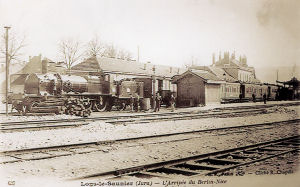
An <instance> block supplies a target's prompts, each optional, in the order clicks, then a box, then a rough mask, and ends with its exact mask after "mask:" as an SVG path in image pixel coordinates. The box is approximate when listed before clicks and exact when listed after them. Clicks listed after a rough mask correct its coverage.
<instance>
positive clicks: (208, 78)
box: [173, 69, 223, 84]
mask: <svg viewBox="0 0 300 187" xmlns="http://www.w3.org/2000/svg"><path fill="white" fill-rule="evenodd" d="M188 74H191V75H194V76H197V77H199V78H201V79H203V80H204V81H205V82H207V83H218V84H220V83H222V82H223V81H222V79H219V78H218V77H217V76H215V75H214V74H213V73H211V72H209V71H206V70H195V69H189V70H188V71H186V72H184V73H183V74H181V75H179V76H174V77H173V82H177V81H178V80H180V79H182V78H184V77H185V76H186V75H188Z"/></svg>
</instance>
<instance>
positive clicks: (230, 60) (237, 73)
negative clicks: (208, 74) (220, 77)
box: [211, 52, 260, 83]
mask: <svg viewBox="0 0 300 187" xmlns="http://www.w3.org/2000/svg"><path fill="white" fill-rule="evenodd" d="M211 66H212V67H217V68H221V69H223V70H224V71H225V72H226V73H227V74H229V75H230V76H231V77H233V78H234V79H236V80H238V81H240V82H241V83H260V81H259V80H258V79H257V78H256V75H255V69H254V67H249V66H248V64H247V57H246V56H243V57H241V56H240V57H239V60H237V59H236V57H235V53H233V54H231V56H230V54H229V52H225V53H224V56H223V58H222V57H221V54H219V60H218V61H215V57H214V54H213V63H212V65H211Z"/></svg>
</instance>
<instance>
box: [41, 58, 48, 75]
mask: <svg viewBox="0 0 300 187" xmlns="http://www.w3.org/2000/svg"><path fill="white" fill-rule="evenodd" d="M47 72H48V61H47V60H42V74H45V73H47Z"/></svg>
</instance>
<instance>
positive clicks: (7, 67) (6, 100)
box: [4, 26, 10, 116]
mask: <svg viewBox="0 0 300 187" xmlns="http://www.w3.org/2000/svg"><path fill="white" fill-rule="evenodd" d="M4 28H5V29H6V35H5V48H6V55H5V60H6V91H5V105H6V116H8V84H9V81H8V80H9V62H8V29H10V27H8V26H5V27H4Z"/></svg>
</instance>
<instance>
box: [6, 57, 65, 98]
mask: <svg viewBox="0 0 300 187" xmlns="http://www.w3.org/2000/svg"><path fill="white" fill-rule="evenodd" d="M32 73H38V74H44V73H61V74H65V73H66V68H65V67H64V65H63V63H62V62H58V63H56V62H53V61H52V60H50V59H48V58H46V57H45V58H44V59H43V60H42V55H39V56H34V57H31V56H30V57H29V61H28V62H27V63H26V64H24V65H23V67H22V68H20V69H19V70H18V71H15V72H14V73H11V75H10V91H11V92H13V93H24V83H25V80H26V78H27V76H28V75H29V74H32Z"/></svg>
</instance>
